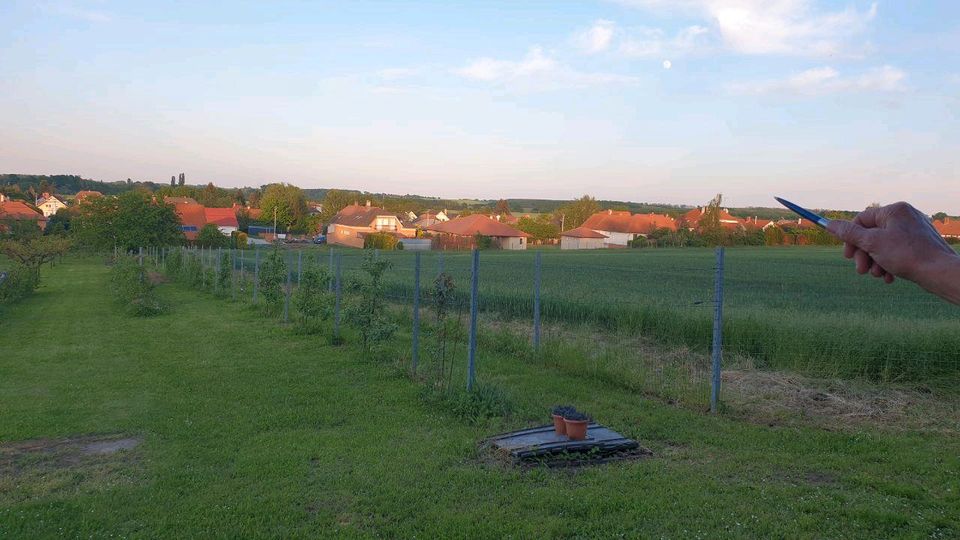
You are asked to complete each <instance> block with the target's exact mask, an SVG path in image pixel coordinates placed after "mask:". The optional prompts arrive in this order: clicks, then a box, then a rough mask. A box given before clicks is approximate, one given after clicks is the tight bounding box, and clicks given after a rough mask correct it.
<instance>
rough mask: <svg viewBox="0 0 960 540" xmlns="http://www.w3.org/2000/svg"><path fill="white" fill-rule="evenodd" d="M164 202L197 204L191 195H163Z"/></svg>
mask: <svg viewBox="0 0 960 540" xmlns="http://www.w3.org/2000/svg"><path fill="white" fill-rule="evenodd" d="M163 203H164V204H199V203H198V202H197V200H196V199H194V198H193V197H164V198H163Z"/></svg>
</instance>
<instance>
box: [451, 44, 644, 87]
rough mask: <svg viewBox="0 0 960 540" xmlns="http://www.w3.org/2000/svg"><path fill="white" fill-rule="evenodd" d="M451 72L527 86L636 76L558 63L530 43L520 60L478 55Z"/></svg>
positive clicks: (612, 81)
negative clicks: (582, 69) (580, 69)
mask: <svg viewBox="0 0 960 540" xmlns="http://www.w3.org/2000/svg"><path fill="white" fill-rule="evenodd" d="M453 73H454V74H456V75H459V76H460V77H464V78H467V79H472V80H475V81H481V82H486V83H492V84H503V85H507V84H509V85H512V86H518V87H523V88H525V89H528V90H548V89H556V88H571V87H572V88H582V87H589V86H603V85H614V84H627V85H629V84H636V83H638V82H639V79H638V78H637V77H632V76H628V75H619V74H616V73H595V72H582V71H577V70H575V69H573V68H571V67H569V66H566V65H563V64H561V63H559V62H558V61H557V60H556V59H554V58H553V57H551V56H549V55H547V54H545V53H544V51H543V48H542V47H539V46H535V47H531V48H530V50H529V51H528V52H527V54H526V55H525V56H524V57H523V58H522V59H520V60H517V61H514V60H497V59H494V58H490V57H484V58H478V59H476V60H474V61H472V62H470V63H469V64H467V65H466V66H464V67H462V68H459V69H455V70H453Z"/></svg>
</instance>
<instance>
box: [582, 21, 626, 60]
mask: <svg viewBox="0 0 960 540" xmlns="http://www.w3.org/2000/svg"><path fill="white" fill-rule="evenodd" d="M616 30H617V29H616V25H615V24H614V23H613V21H608V20H605V19H598V20H597V21H596V22H594V23H593V26H591V27H590V28H588V29H586V30H583V31H581V32H578V33H577V34H576V35H575V36H574V38H573V40H574V43H576V45H577V47H579V48H580V49H581V50H582V51H583V52H585V53H587V54H596V53H599V52H603V51H605V50H607V49H609V48H610V44H611V43H613V38H614V33H615V32H616Z"/></svg>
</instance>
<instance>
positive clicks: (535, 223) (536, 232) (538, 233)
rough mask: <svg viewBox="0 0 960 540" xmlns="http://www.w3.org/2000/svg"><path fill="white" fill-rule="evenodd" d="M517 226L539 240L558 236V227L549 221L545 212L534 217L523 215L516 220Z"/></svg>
mask: <svg viewBox="0 0 960 540" xmlns="http://www.w3.org/2000/svg"><path fill="white" fill-rule="evenodd" d="M517 228H518V229H520V230H521V231H523V232H525V233H527V234H529V235H530V236H531V237H532V239H533V240H537V241H540V242H543V241H544V240H550V239H553V238H557V237H558V236H560V227H558V226H557V224H556V223H553V222H552V221H550V216H549V215H547V214H540V215H539V216H537V217H535V218H530V217H526V216H523V217H521V218H520V219H518V220H517Z"/></svg>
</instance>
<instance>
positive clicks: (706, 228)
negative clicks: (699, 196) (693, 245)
mask: <svg viewBox="0 0 960 540" xmlns="http://www.w3.org/2000/svg"><path fill="white" fill-rule="evenodd" d="M722 204H723V195H722V194H720V193H718V194H717V196H716V197H714V198H713V199H711V200H710V202H708V203H707V205H706V206H705V207H704V208H703V214H702V215H701V216H700V221H699V222H698V223H697V232H699V233H700V236H702V237H703V239H704V240H706V242H707V245H711V246H719V245H722V244H723V243H724V238H723V236H724V235H723V229H722V228H721V227H720V212H721V211H722V209H721V208H720V206H721V205H722Z"/></svg>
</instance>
